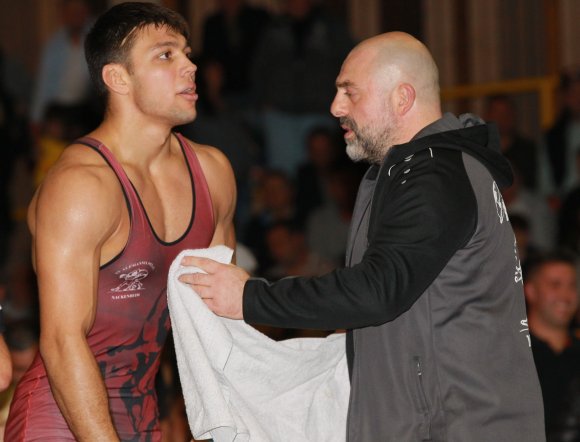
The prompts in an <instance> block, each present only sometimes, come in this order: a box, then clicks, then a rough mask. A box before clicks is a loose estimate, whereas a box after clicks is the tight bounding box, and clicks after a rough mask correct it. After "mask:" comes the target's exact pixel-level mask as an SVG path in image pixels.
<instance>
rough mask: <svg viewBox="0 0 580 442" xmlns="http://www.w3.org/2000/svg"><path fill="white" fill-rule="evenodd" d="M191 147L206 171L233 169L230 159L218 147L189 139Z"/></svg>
mask: <svg viewBox="0 0 580 442" xmlns="http://www.w3.org/2000/svg"><path fill="white" fill-rule="evenodd" d="M187 142H188V144H189V147H190V148H191V149H192V150H193V151H194V152H195V154H196V155H197V158H198V160H199V162H200V163H201V166H202V168H203V170H204V172H206V173H207V172H210V173H211V172H222V173H223V172H224V171H228V172H229V171H231V165H230V161H229V160H228V158H227V157H226V155H225V154H224V153H223V152H222V151H221V150H220V149H218V148H217V147H214V146H210V145H208V144H200V143H196V142H195V141H192V140H189V139H187Z"/></svg>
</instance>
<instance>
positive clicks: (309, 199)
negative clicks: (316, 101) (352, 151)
mask: <svg viewBox="0 0 580 442" xmlns="http://www.w3.org/2000/svg"><path fill="white" fill-rule="evenodd" d="M337 136H338V133H335V132H334V131H332V130H331V129H329V128H327V127H324V126H320V127H314V128H313V129H311V130H310V132H309V133H308V136H307V137H306V151H307V154H308V157H307V159H306V161H305V162H303V163H302V164H300V166H299V167H298V170H297V173H296V205H297V208H296V210H297V212H298V218H299V219H301V220H306V219H308V215H309V214H310V212H311V211H312V210H313V209H316V208H317V207H320V206H322V205H324V204H325V203H327V202H328V201H329V200H330V197H329V195H328V192H327V191H326V184H325V181H326V177H327V175H328V173H329V171H330V170H332V169H333V168H334V167H335V166H336V165H337V163H339V162H342V161H345V160H346V155H345V154H344V151H343V149H342V148H340V147H339V144H338V137H337ZM345 162H346V161H345Z"/></svg>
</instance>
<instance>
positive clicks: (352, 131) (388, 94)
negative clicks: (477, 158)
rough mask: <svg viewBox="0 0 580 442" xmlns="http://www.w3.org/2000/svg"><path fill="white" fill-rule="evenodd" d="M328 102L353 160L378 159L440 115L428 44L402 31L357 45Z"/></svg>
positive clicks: (344, 64) (435, 79)
mask: <svg viewBox="0 0 580 442" xmlns="http://www.w3.org/2000/svg"><path fill="white" fill-rule="evenodd" d="M336 89H337V93H336V96H335V98H334V100H333V102H332V105H331V107H330V111H331V113H332V114H333V115H334V116H335V117H337V118H339V119H340V123H341V126H342V127H343V129H344V130H345V131H346V133H345V136H344V138H345V140H346V142H347V153H348V155H349V156H350V157H351V158H352V159H353V160H355V161H358V160H368V161H370V162H374V163H380V162H381V161H382V160H383V158H384V157H385V155H386V153H387V152H388V150H389V149H390V148H391V146H393V145H395V144H402V143H406V142H408V141H410V140H411V139H412V138H413V137H414V136H415V135H416V134H417V133H418V132H419V131H420V130H421V129H423V128H424V127H426V126H428V125H429V124H431V123H433V122H434V121H436V120H438V119H439V118H441V105H440V99H439V79H438V73H437V66H436V65H435V62H434V61H433V58H432V57H431V54H430V53H429V51H428V50H427V48H426V47H425V46H424V45H423V44H422V43H421V42H419V41H418V40H417V39H415V38H414V37H412V36H410V35H409V34H405V33H403V32H389V33H386V34H381V35H378V36H376V37H373V38H370V39H368V40H365V41H363V42H362V43H360V44H359V45H357V46H356V47H355V48H354V49H353V50H352V51H351V52H350V54H349V55H348V57H347V58H346V60H345V61H344V63H343V65H342V68H341V70H340V73H339V74H338V77H337V79H336Z"/></svg>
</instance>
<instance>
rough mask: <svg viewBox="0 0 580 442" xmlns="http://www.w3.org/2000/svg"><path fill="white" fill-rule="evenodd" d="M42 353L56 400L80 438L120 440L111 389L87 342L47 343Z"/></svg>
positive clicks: (80, 340) (109, 441)
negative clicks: (115, 424) (109, 389)
mask: <svg viewBox="0 0 580 442" xmlns="http://www.w3.org/2000/svg"><path fill="white" fill-rule="evenodd" d="M41 345H42V344H41ZM41 353H42V358H43V360H44V363H45V366H46V370H47V373H48V378H49V381H50V385H51V388H52V391H53V395H54V398H55V400H56V403H57V404H58V406H59V408H60V410H61V412H62V414H63V416H64V418H65V419H66V421H67V423H68V425H69V427H70V429H71V431H72V432H73V433H74V435H75V437H76V439H77V440H78V441H91V442H92V441H95V442H97V441H107V442H111V441H119V437H118V436H117V433H116V431H115V428H114V426H113V422H112V419H111V415H110V413H109V404H108V402H109V401H108V396H107V390H106V388H105V384H104V382H103V379H102V377H101V373H100V371H99V368H98V366H97V363H96V361H95V358H94V356H93V354H92V353H91V351H90V349H89V347H88V346H87V344H86V341H85V340H84V339H79V340H74V341H71V340H67V341H66V342H61V343H59V344H55V343H50V344H44V345H42V346H41Z"/></svg>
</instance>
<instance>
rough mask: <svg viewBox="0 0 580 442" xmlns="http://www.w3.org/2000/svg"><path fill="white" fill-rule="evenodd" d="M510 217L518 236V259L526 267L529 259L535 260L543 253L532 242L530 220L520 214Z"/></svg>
mask: <svg viewBox="0 0 580 442" xmlns="http://www.w3.org/2000/svg"><path fill="white" fill-rule="evenodd" d="M509 217H510V224H511V225H512V229H514V235H515V236H516V246H517V249H518V257H519V259H520V263H521V264H522V266H525V263H526V262H527V260H528V259H533V258H534V257H535V256H536V255H537V254H538V253H541V252H540V251H539V250H538V248H537V247H536V246H535V245H534V244H533V242H532V240H531V233H530V222H529V221H528V219H527V218H526V217H525V216H524V215H520V214H518V213H512V214H511V215H510V216H509Z"/></svg>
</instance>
